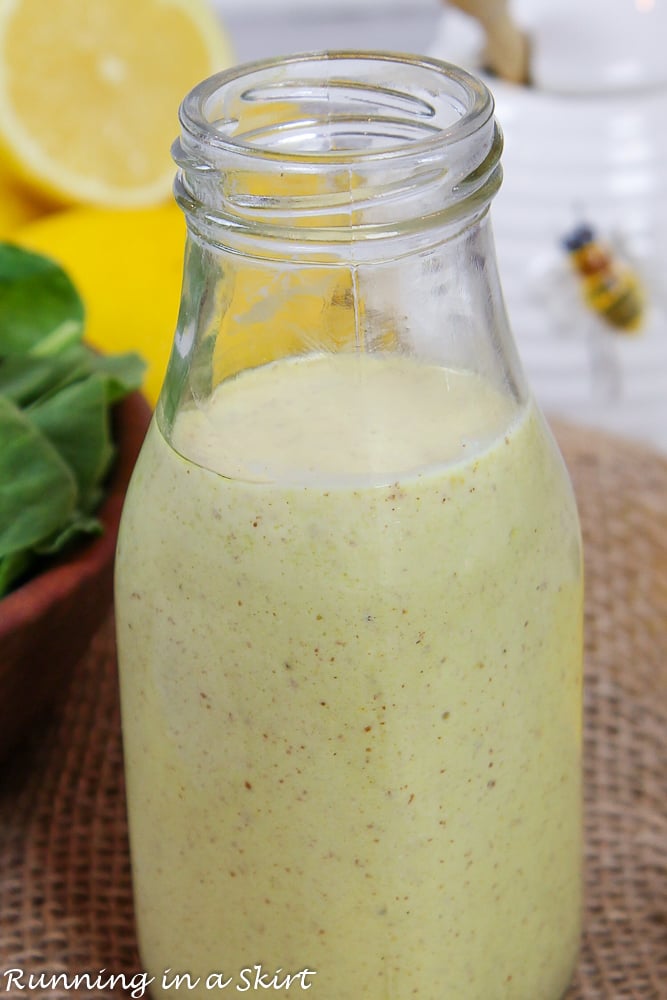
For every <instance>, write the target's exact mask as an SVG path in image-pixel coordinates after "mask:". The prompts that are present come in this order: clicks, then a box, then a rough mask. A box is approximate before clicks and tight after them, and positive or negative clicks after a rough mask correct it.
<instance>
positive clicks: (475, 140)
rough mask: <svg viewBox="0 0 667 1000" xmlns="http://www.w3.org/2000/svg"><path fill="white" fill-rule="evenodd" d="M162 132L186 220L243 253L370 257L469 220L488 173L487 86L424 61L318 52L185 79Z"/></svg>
mask: <svg viewBox="0 0 667 1000" xmlns="http://www.w3.org/2000/svg"><path fill="white" fill-rule="evenodd" d="M181 124H182V134H181V137H180V139H179V140H177V142H176V143H175V144H174V156H175V159H176V161H177V163H178V165H179V168H180V169H179V172H178V176H177V180H176V185H175V190H176V197H177V200H178V202H179V203H180V205H181V206H182V208H183V209H184V211H185V213H186V216H187V219H188V225H189V228H190V230H191V232H193V233H195V234H197V235H198V236H199V237H200V238H201V239H203V240H204V241H206V242H208V243H210V244H212V245H218V246H223V247H224V248H225V249H228V250H231V251H237V252H242V253H246V254H251V255H252V256H257V257H269V258H275V257H279V258H281V259H286V258H290V259H294V260H303V259H308V260H312V261H331V260H335V259H337V258H340V259H342V260H348V261H349V260H350V259H354V260H355V261H356V262H360V261H364V260H365V261H377V260H381V259H390V258H392V257H395V256H398V255H402V254H405V253H410V252H414V251H418V250H420V249H425V248H427V247H429V246H433V245H434V244H436V243H438V242H440V241H442V240H443V239H447V238H450V237H451V236H452V235H454V234H456V233H457V232H460V231H461V230H462V229H465V228H467V227H469V226H470V225H471V224H473V223H474V222H475V221H476V220H477V219H478V218H479V217H480V216H481V215H483V214H484V212H485V211H486V209H487V207H488V204H489V202H490V200H491V198H492V197H493V195H494V194H495V192H496V190H497V189H498V186H499V184H500V180H501V167H500V153H501V148H502V139H501V136H500V132H499V129H498V127H497V125H496V123H495V120H494V117H493V101H492V98H491V96H490V94H489V92H488V90H487V89H486V88H485V87H484V85H483V84H481V83H480V82H479V81H477V80H476V79H475V78H473V77H472V76H470V75H469V74H467V73H465V72H464V71H462V70H459V69H457V68H455V67H451V66H447V65H445V64H443V63H439V62H436V61H435V60H427V59H412V58H409V57H405V56H397V55H385V54H381V53H368V54H354V55H353V54H349V53H329V54H322V55H314V56H303V57H295V58H293V59H291V60H280V61H272V62H265V63H258V64H254V65H250V66H246V67H241V68H237V69H235V70H232V71H230V72H227V73H223V74H220V75H218V76H216V77H212V78H211V79H209V80H207V81H205V82H204V83H203V84H201V85H200V86H199V87H197V88H195V90H194V91H192V92H191V93H190V94H189V95H188V97H187V98H186V99H185V101H184V102H183V105H182V108H181Z"/></svg>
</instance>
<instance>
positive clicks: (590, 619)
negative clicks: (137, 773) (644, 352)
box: [0, 428, 667, 1000]
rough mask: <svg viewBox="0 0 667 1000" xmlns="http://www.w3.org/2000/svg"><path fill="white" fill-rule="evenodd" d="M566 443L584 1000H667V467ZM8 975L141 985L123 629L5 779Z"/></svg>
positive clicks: (0, 936) (575, 441) (4, 966)
mask: <svg viewBox="0 0 667 1000" xmlns="http://www.w3.org/2000/svg"><path fill="white" fill-rule="evenodd" d="M559 438H560V441H561V445H562V448H563V451H564V454H565V456H566V459H567V462H568V465H569V467H570V470H571V473H572V476H573V479H574V482H575V488H576V491H577V495H578V500H579V506H580V511H581V517H582V523H583V530H584V536H585V546H586V564H587V615H586V673H587V678H586V679H587V683H586V726H585V736H586V805H587V812H586V889H587V903H586V926H585V934H584V939H583V947H582V953H581V960H580V963H579V968H578V971H577V975H576V979H575V982H574V984H573V986H572V989H571V991H570V993H569V994H568V1000H589V998H596V1000H597V998H605V1000H607V998H609V1000H622V998H633V1000H660V998H667V461H665V460H664V459H663V458H659V457H658V456H657V455H655V454H654V453H653V452H651V451H648V450H643V449H641V448H638V447H636V446H634V445H631V444H629V443H624V442H621V441H618V440H616V439H612V438H608V437H606V436H604V435H600V434H597V433H592V432H588V431H586V432H584V431H581V430H575V429H567V428H559ZM8 969H22V970H25V971H31V972H39V971H41V970H47V971H49V972H58V971H63V972H69V973H71V974H74V973H77V972H79V973H80V972H82V971H90V972H97V971H99V970H101V969H106V970H107V971H108V972H113V973H117V974H119V973H126V974H127V976H128V977H129V976H130V974H132V973H136V972H137V971H138V970H139V969H140V963H139V957H138V955H137V952H136V945H135V939H134V930H133V922H132V902H131V888H130V869H129V862H128V854H127V842H126V826H125V812H124V800H123V777H122V759H121V748H120V737H119V716H118V702H117V690H116V678H115V654H114V643H113V628H112V622H111V621H108V622H107V624H106V625H105V627H104V628H103V630H102V631H101V632H100V633H99V635H98V636H97V637H96V639H95V641H94V643H93V646H92V648H91V650H90V652H89V654H88V655H87V656H86V657H85V659H84V660H83V661H82V663H81V664H80V665H79V667H78V669H77V672H76V676H75V679H74V683H73V686H72V688H71V690H70V692H69V695H68V698H67V700H66V701H65V703H64V705H63V706H62V707H61V709H60V710H58V712H57V713H56V715H55V717H54V718H53V719H52V720H51V722H50V723H49V725H48V726H47V727H46V728H44V729H43V730H42V731H41V732H40V733H37V734H35V735H34V736H33V738H32V739H31V742H30V744H29V745H26V746H25V747H23V748H22V749H21V751H20V753H17V754H16V755H14V757H13V759H12V760H11V761H10V762H9V764H8V765H5V768H4V771H3V773H2V775H1V776H0V973H3V972H5V970H8ZM7 982H8V981H7V978H6V977H5V978H4V979H0V993H1V994H2V995H4V996H7V997H15V998H21V997H22V998H25V997H26V996H29V995H30V993H29V991H26V990H24V991H20V990H19V989H18V988H16V987H12V988H11V989H9V990H8V989H7ZM33 995H34V996H36V997H37V996H40V997H46V996H48V997H50V998H61V997H67V996H77V997H83V996H90V997H105V996H106V997H109V996H116V997H118V996H124V995H127V993H124V992H123V990H122V989H120V988H116V989H100V990H98V989H95V990H94V991H92V992H91V991H87V990H85V989H83V990H81V989H79V990H76V991H74V990H69V991H68V990H67V989H63V988H56V989H54V990H51V991H42V990H40V991H39V992H35V993H33ZM179 995H180V991H179ZM186 995H187V994H186ZM340 1000H356V998H354V997H341V998H340ZM452 1000H465V998H464V997H457V998H452ZM534 1000H542V998H540V997H535V998H534Z"/></svg>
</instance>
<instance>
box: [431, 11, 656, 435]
mask: <svg viewBox="0 0 667 1000" xmlns="http://www.w3.org/2000/svg"><path fill="white" fill-rule="evenodd" d="M556 2H558V3H562V4H563V9H564V11H565V13H569V14H570V15H572V16H573V17H574V14H572V12H571V11H569V10H568V5H569V6H571V3H570V0H567V2H566V0H532V3H531V2H529V0H523V3H520V4H519V5H518V8H520V10H521V11H522V12H523V14H524V22H523V23H524V25H526V26H527V27H529V28H530V25H531V23H532V24H533V26H535V25H539V24H541V23H544V24H549V23H551V22H550V21H549V18H547V17H546V15H545V11H546V12H547V13H548V14H549V16H551V14H552V13H553V10H554V9H555V6H554V5H555V4H556ZM642 2H644V3H649V2H650V0H637V4H641V3H642ZM605 3H606V9H607V11H608V14H609V18H610V19H611V21H612V27H609V25H607V28H606V29H605V32H601V33H600V39H601V40H600V48H599V49H595V50H591V49H589V52H590V53H591V59H590V65H589V66H587V67H583V68H578V67H577V64H576V63H573V62H572V59H574V57H575V56H576V55H577V53H578V54H579V55H581V52H582V51H583V49H582V45H583V41H582V44H581V45H576V44H574V45H573V48H572V49H571V50H568V51H565V52H564V53H563V60H562V73H563V76H561V77H559V75H558V64H557V60H556V58H555V54H554V48H553V46H554V44H556V43H557V42H558V39H559V38H560V39H561V41H562V38H563V37H564V36H563V34H562V33H561V34H560V35H559V34H558V31H556V30H555V29H554V33H553V37H552V39H551V47H549V45H546V44H545V45H543V53H544V55H545V56H548V58H545V60H544V63H543V64H542V65H541V66H540V67H539V69H540V71H541V73H542V79H543V86H542V87H541V88H539V87H520V86H515V85H512V84H508V83H505V82H503V81H500V80H497V79H489V78H486V82H487V84H488V85H489V86H490V88H491V90H492V91H493V93H494V96H495V99H496V110H497V117H498V120H499V122H500V124H501V126H502V129H503V132H504V135H505V151H504V156H503V164H504V170H505V180H504V183H503V187H502V189H501V191H500V193H499V194H498V196H497V198H496V201H495V203H494V206H493V219H494V230H495V234H496V242H497V247H498V258H499V262H500V269H501V276H502V279H503V286H504V290H505V297H506V300H507V305H508V309H509V312H510V318H511V320H512V324H513V328H514V331H515V335H516V338H517V341H518V344H519V349H520V351H521V354H522V357H523V359H524V364H525V367H526V370H527V373H528V376H529V378H530V380H531V383H532V385H533V387H534V389H535V391H536V392H537V395H538V397H539V398H540V401H541V403H542V404H543V406H544V407H545V409H547V410H548V411H550V412H554V413H557V414H558V415H561V416H564V417H566V418H570V419H573V420H577V421H579V422H583V423H587V424H590V425H595V426H598V427H602V428H604V429H608V430H612V431H614V432H617V433H623V434H626V435H630V436H633V437H636V438H639V439H642V440H644V441H649V442H651V443H653V444H656V445H658V446H659V447H661V448H663V449H664V450H666V451H667V272H666V271H665V262H667V62H665V64H664V66H663V63H662V62H660V64H659V66H657V65H654V64H653V63H652V62H651V59H652V58H653V57H652V56H651V54H650V52H649V53H648V54H647V56H646V59H645V60H644V61H643V62H641V60H640V63H641V66H643V67H644V69H643V72H644V73H645V76H644V77H642V76H641V73H640V69H638V68H637V66H638V65H639V64H638V63H637V62H636V60H635V62H634V63H633V60H634V59H635V53H636V51H637V46H641V44H643V43H642V38H645V37H646V32H645V31H644V24H643V23H642V32H640V33H639V35H640V37H639V38H629V39H628V44H627V60H626V62H625V64H624V65H625V71H624V72H625V73H626V76H627V79H628V80H629V81H630V82H627V81H626V83H625V85H623V86H620V85H619V83H618V81H619V77H622V75H623V74H622V72H621V70H619V66H621V68H622V65H623V60H622V59H621V58H620V57H619V51H620V52H621V53H622V52H623V51H624V50H623V48H622V45H621V48H620V49H619V45H620V44H621V43H620V42H619V37H618V32H616V31H614V30H613V14H614V9H615V8H616V7H619V8H620V5H621V4H623V5H624V7H626V8H627V7H628V5H629V4H628V0H605ZM597 6H598V0H595V2H592V3H591V6H590V7H588V8H587V5H584V4H579V6H578V7H577V10H578V11H579V12H580V13H581V16H582V18H584V13H586V14H587V15H588V16H590V15H592V14H593V13H594V9H595V8H596V7H597ZM635 9H637V7H636V8H635ZM520 10H519V9H518V10H517V13H519V12H520ZM527 13H528V14H532V21H531V18H530V17H528V16H527ZM540 13H541V14H542V16H543V17H545V20H544V22H540V20H539V15H540ZM598 14H599V12H598ZM664 14H665V8H664V6H663V8H662V21H661V22H660V25H662V24H663V22H664V24H665V25H667V21H665V18H664ZM552 21H553V18H552ZM618 25H619V26H620V27H622V22H621V20H620V19H619V21H618ZM660 25H658V26H660ZM534 30H537V29H536V28H535V29H534ZM591 30H592V27H591V23H590V21H586V20H585V18H584V21H583V23H582V26H581V36H582V39H585V37H587V33H588V34H590V31H591ZM626 31H627V28H626ZM605 37H606V39H607V40H606V42H605ZM481 41H482V39H481V37H480V34H479V31H478V30H477V27H476V25H474V24H472V23H471V22H470V21H469V19H467V18H465V17H464V16H463V15H461V14H459V13H458V11H454V10H447V11H446V12H445V14H444V15H443V19H442V26H441V31H440V34H439V36H438V38H437V40H436V42H435V43H434V46H433V48H432V51H431V54H432V55H435V56H437V57H438V58H442V59H448V60H450V61H453V62H458V63H460V64H463V65H468V66H469V67H470V68H472V69H473V70H475V71H477V72H479V64H478V63H479V58H480V50H481ZM605 45H607V49H606V50H605V48H604V46H605ZM538 51H539V49H538V47H537V45H536V46H535V52H536V54H537V52H538ZM633 66H634V69H633ZM614 67H616V68H614ZM535 68H536V70H537V69H538V66H537V65H536V66H535ZM593 72H594V74H596V75H591V74H592V73H593ZM660 72H662V73H663V74H664V75H665V80H663V79H662V78H661V77H660ZM633 74H634V75H633ZM482 75H483V74H482ZM538 75H539V74H538ZM596 81H597V85H596ZM574 83H576V86H577V87H579V88H580V89H574V90H572V89H568V87H570V86H571V85H573V84H574ZM549 88H551V89H549ZM586 88H587V89H586ZM583 221H586V222H588V223H590V224H591V225H592V226H593V227H594V229H595V231H596V233H597V236H598V238H599V239H600V240H601V241H603V242H606V243H608V244H610V245H611V247H612V249H613V251H614V253H615V255H617V256H618V257H619V259H623V258H625V260H626V262H627V263H628V264H629V265H630V267H631V268H632V269H633V270H634V271H635V272H636V273H637V274H638V275H639V276H640V278H641V280H642V282H643V283H644V285H645V287H646V292H647V307H646V310H645V318H644V322H643V326H642V328H641V331H640V332H639V333H638V334H637V335H635V336H630V335H628V334H626V333H618V332H614V331H613V329H612V328H611V327H610V326H609V325H608V324H607V323H605V322H604V320H603V319H601V318H600V317H599V316H597V315H596V314H595V313H594V312H593V311H592V310H591V309H590V308H589V307H588V306H587V305H585V304H584V302H583V297H582V295H581V293H580V285H579V282H578V280H577V278H576V276H575V274H574V271H573V269H572V268H571V265H570V262H569V260H568V258H567V253H566V251H565V250H564V249H563V247H562V239H563V237H564V236H565V235H567V234H568V233H569V232H571V231H572V230H573V228H574V227H575V226H576V225H577V224H578V223H581V222H583Z"/></svg>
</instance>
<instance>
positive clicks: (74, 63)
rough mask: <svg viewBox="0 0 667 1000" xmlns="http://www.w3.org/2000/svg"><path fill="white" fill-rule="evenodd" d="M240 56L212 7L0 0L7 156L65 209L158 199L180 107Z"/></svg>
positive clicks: (117, 0) (191, 2) (169, 172)
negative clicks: (196, 87)
mask: <svg viewBox="0 0 667 1000" xmlns="http://www.w3.org/2000/svg"><path fill="white" fill-rule="evenodd" d="M232 61H233V60H232V54H231V46H230V43H229V41H228V39H227V36H226V34H225V32H224V29H223V27H222V25H221V23H220V21H219V19H218V18H217V16H216V15H215V13H214V12H213V10H212V9H211V8H210V7H209V5H208V4H207V2H206V0H55V2H50V3H45V2H44V0H0V156H1V157H2V159H4V160H5V161H6V163H7V164H8V166H9V167H10V169H11V170H12V171H13V172H14V173H15V174H16V175H17V176H18V177H19V178H20V179H21V181H23V182H24V183H27V184H29V185H31V186H32V187H33V188H34V189H35V190H37V191H39V192H40V193H41V194H42V195H43V196H48V197H49V198H51V199H52V200H53V201H55V202H58V203H61V204H67V203H81V202H85V203H92V204H98V205H103V206H108V207H111V206H113V207H136V206H144V205H150V204H154V203H157V202H159V201H161V200H163V199H164V198H166V197H167V196H168V195H169V191H170V189H171V184H172V180H173V176H174V165H173V163H172V161H171V157H170V146H171V142H172V140H173V139H174V137H175V136H176V134H177V131H178V119H177V111H178V106H179V104H180V102H181V100H182V99H183V97H184V96H185V94H186V93H187V92H188V90H190V89H191V88H192V87H193V86H194V85H195V84H196V83H197V82H198V81H199V80H201V79H203V78H205V77H207V76H209V75H211V74H212V73H214V72H217V71H218V70H221V69H225V68H227V67H228V66H229V65H230V64H231V62H232Z"/></svg>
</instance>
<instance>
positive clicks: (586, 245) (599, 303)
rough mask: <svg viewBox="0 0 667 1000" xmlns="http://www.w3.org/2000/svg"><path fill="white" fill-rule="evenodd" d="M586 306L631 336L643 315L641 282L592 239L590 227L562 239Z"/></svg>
mask: <svg viewBox="0 0 667 1000" xmlns="http://www.w3.org/2000/svg"><path fill="white" fill-rule="evenodd" d="M563 245H564V247H565V249H566V250H567V251H568V254H569V256H570V260H571V262H572V265H573V267H574V270H575V273H576V274H577V276H578V278H579V280H580V282H581V288H582V292H583V296H584V300H585V301H586V303H587V305H588V306H589V307H590V308H591V309H592V310H593V311H594V312H595V313H597V314H598V316H600V318H601V319H603V320H604V321H605V322H606V323H607V324H608V325H609V326H612V327H614V329H616V330H618V331H620V332H622V333H635V332H636V331H637V330H638V329H639V327H640V326H641V322H642V319H643V314H644V294H643V290H642V286H641V282H640V280H639V278H638V277H637V275H636V274H635V273H634V272H633V271H632V270H631V268H630V267H628V266H627V265H625V264H623V263H622V262H621V261H619V260H617V259H616V258H615V257H614V256H613V254H612V253H611V251H610V250H609V249H608V248H607V247H605V246H603V245H602V244H601V243H598V241H597V240H596V238H595V234H594V232H593V230H592V229H591V228H590V226H587V225H582V226H578V227H577V229H575V230H574V232H572V233H571V234H570V235H569V236H567V237H566V238H565V239H564V240H563Z"/></svg>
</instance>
